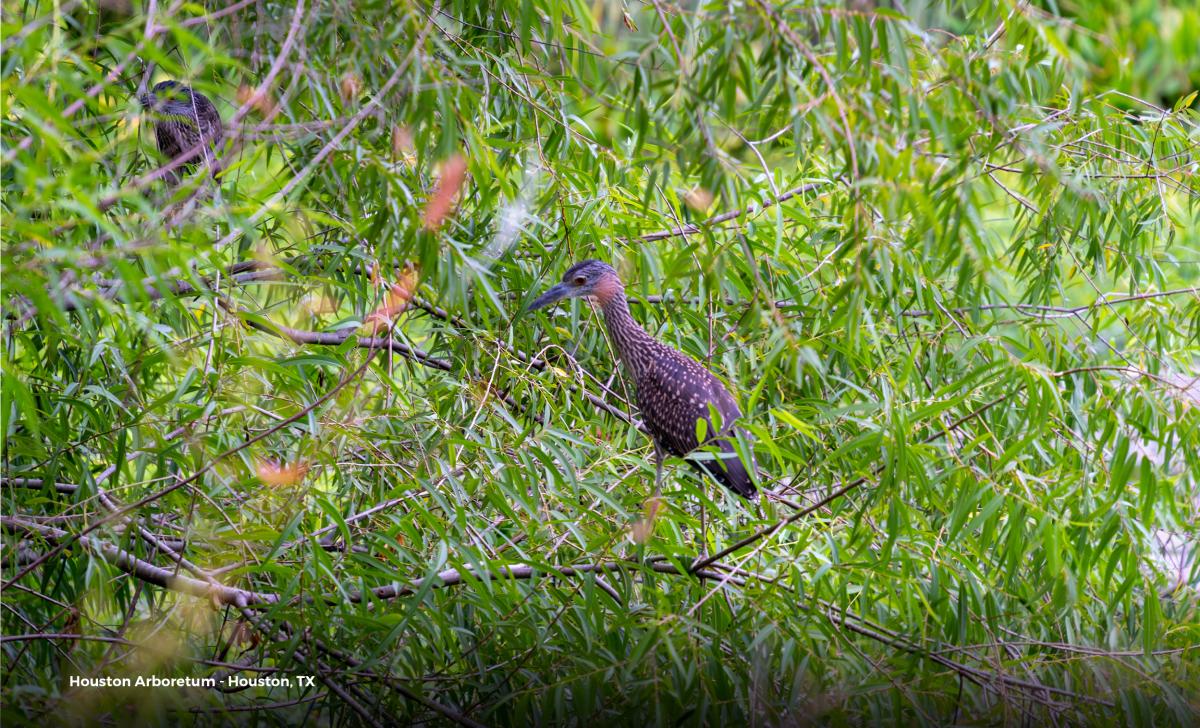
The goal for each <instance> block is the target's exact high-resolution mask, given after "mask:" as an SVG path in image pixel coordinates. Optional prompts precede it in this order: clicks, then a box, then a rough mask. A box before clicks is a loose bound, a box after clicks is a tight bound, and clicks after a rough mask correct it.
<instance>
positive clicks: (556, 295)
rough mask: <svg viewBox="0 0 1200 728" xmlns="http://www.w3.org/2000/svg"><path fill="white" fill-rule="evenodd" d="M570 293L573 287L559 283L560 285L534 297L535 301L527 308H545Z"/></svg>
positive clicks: (530, 309) (528, 309)
mask: <svg viewBox="0 0 1200 728" xmlns="http://www.w3.org/2000/svg"><path fill="white" fill-rule="evenodd" d="M570 295H571V288H570V287H569V286H567V284H565V283H559V284H558V285H555V286H551V287H550V289H549V290H547V291H546V292H545V293H543V294H542V295H540V296H538V297H537V298H535V299H533V303H531V304H529V308H527V309H525V310H526V311H536V310H538V309H539V308H545V307H546V306H549V305H551V304H554V303H558V302H559V301H561V300H563V299H564V298H567V297H568V296H570Z"/></svg>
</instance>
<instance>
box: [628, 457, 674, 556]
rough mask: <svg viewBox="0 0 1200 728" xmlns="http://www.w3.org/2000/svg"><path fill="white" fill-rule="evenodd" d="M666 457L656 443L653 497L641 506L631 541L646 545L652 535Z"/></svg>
mask: <svg viewBox="0 0 1200 728" xmlns="http://www.w3.org/2000/svg"><path fill="white" fill-rule="evenodd" d="M665 459H666V455H665V454H664V453H663V451H662V450H661V449H660V448H659V447H658V443H655V444H654V495H652V496H650V498H649V499H647V500H646V502H645V503H644V504H643V505H642V517H641V518H640V519H638V521H637V523H635V524H633V531H632V533H633V540H634V541H635V542H637V543H640V544H641V543H646V542H647V541H649V540H650V536H652V535H653V534H654V522H655V519H656V518H657V517H658V510H659V507H660V506H661V505H662V498H661V495H662V474H663V461H664V460H665Z"/></svg>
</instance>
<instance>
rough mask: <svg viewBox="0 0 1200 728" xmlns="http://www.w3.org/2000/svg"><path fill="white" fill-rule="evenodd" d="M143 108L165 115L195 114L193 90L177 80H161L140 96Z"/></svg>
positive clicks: (139, 99) (189, 115)
mask: <svg viewBox="0 0 1200 728" xmlns="http://www.w3.org/2000/svg"><path fill="white" fill-rule="evenodd" d="M138 101H139V102H141V104H142V108H144V109H146V110H147V111H154V112H156V113H159V114H163V115H165V116H188V117H191V116H194V115H195V111H194V109H195V103H194V101H193V100H192V90H191V89H190V88H188V87H187V86H184V85H183V84H181V83H178V82H176V81H160V82H159V83H157V84H155V85H154V88H153V89H151V90H149V91H146V92H144V93H142V94H140V95H139V96H138Z"/></svg>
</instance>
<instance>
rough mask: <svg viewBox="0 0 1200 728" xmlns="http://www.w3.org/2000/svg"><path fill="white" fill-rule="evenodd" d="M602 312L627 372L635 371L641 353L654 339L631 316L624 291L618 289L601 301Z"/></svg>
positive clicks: (605, 324) (606, 326)
mask: <svg viewBox="0 0 1200 728" xmlns="http://www.w3.org/2000/svg"><path fill="white" fill-rule="evenodd" d="M600 310H601V311H603V312H604V326H605V328H607V329H608V335H609V337H610V338H611V339H612V342H613V345H614V346H615V347H616V348H617V354H618V355H619V356H620V357H621V361H622V362H624V363H625V368H626V370H628V371H631V372H632V371H635V370H636V367H635V366H634V362H635V360H636V359H637V358H638V355H639V352H643V351H645V349H646V344H648V343H650V342H652V341H654V339H653V338H652V337H651V336H650V334H647V333H646V330H645V329H643V328H642V327H641V325H640V324H638V322H637V321H635V320H634V318H633V316H632V315H630V313H629V302H628V301H627V300H626V299H625V291H624V290H621V289H620V288H618V289H617V290H615V291H612V292H611V293H610V294H609V295H607V296H605V297H604V298H603V299H602V300H601V301H600Z"/></svg>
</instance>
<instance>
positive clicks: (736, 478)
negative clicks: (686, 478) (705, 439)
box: [689, 440, 758, 498]
mask: <svg viewBox="0 0 1200 728" xmlns="http://www.w3.org/2000/svg"><path fill="white" fill-rule="evenodd" d="M716 444H717V445H718V446H719V447H720V448H721V453H720V456H718V457H713V458H706V459H704V460H689V462H690V463H691V464H692V466H693V467H695V468H696V469H697V470H700V471H701V472H704V473H707V474H708V475H710V476H711V477H712V478H713V480H716V481H717V482H718V483H720V484H721V485H723V486H725V487H726V488H728V489H730V490H732V491H733V492H734V493H737V494H738V495H740V496H742V497H743V498H753V497H754V494H755V493H757V492H758V488H757V487H755V485H754V481H753V480H751V479H750V473H749V472H747V471H746V465H745V463H743V462H742V459H741V458H740V457H738V454H737V450H736V449H735V448H734V446H733V443H732V442H730V441H729V440H719V441H718V442H717V443H716Z"/></svg>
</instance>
